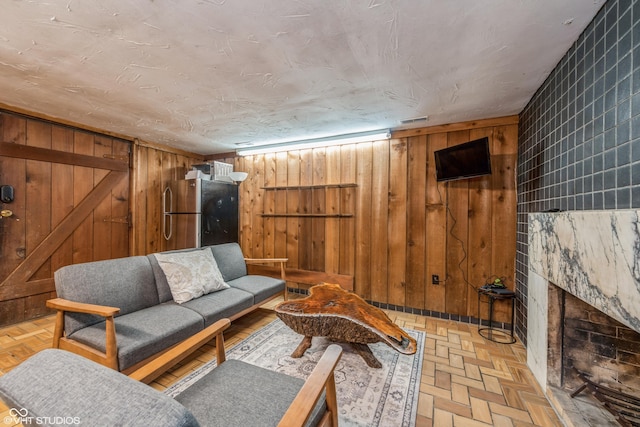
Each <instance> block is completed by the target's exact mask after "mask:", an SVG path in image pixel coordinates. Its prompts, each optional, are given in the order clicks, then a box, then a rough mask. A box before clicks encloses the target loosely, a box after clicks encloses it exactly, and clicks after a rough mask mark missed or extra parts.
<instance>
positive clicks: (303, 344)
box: [291, 336, 313, 359]
mask: <svg viewBox="0 0 640 427" xmlns="http://www.w3.org/2000/svg"><path fill="white" fill-rule="evenodd" d="M311 338H313V337H308V336H305V337H304V338H302V341H300V344H298V348H296V349H295V350H294V352H293V353H291V357H293V358H294V359H299V358H301V357H302V355H303V354H304V352H305V351H307V349H308V348H309V347H311Z"/></svg>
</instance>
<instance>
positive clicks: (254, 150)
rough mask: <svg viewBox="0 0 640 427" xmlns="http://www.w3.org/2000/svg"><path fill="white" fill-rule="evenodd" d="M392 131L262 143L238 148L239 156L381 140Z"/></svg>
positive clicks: (383, 130)
mask: <svg viewBox="0 0 640 427" xmlns="http://www.w3.org/2000/svg"><path fill="white" fill-rule="evenodd" d="M390 137H391V133H390V132H389V130H388V129H382V130H374V131H369V132H358V133H349V134H344V135H336V136H328V137H325V138H314V139H305V140H301V141H291V142H283V143H279V144H268V145H260V146H254V147H249V148H240V149H238V150H236V154H237V155H239V156H253V155H254V154H265V153H275V152H278V151H290V150H303V149H305V148H318V147H328V146H331V145H343V144H355V143H357V142H368V141H379V140H381V139H389V138H390Z"/></svg>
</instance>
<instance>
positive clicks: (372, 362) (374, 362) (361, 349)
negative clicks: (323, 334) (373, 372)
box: [349, 342, 382, 368]
mask: <svg viewBox="0 0 640 427" xmlns="http://www.w3.org/2000/svg"><path fill="white" fill-rule="evenodd" d="M349 344H351V346H352V347H353V349H354V350H355V351H356V353H358V354H359V355H360V356H361V357H362V358H363V359H364V361H365V362H366V363H367V365H369V367H371V368H382V363H380V361H379V360H378V359H376V357H375V356H374V355H373V353H372V352H371V349H370V348H369V346H368V345H366V344H359V343H355V342H352V343H349Z"/></svg>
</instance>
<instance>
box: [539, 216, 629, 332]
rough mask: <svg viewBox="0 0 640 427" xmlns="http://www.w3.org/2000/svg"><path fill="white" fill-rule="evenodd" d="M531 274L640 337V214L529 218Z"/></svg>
mask: <svg viewBox="0 0 640 427" xmlns="http://www.w3.org/2000/svg"><path fill="white" fill-rule="evenodd" d="M528 256H529V272H530V273H531V272H533V273H535V275H537V276H540V277H541V278H544V279H546V280H548V281H549V282H551V283H553V284H555V285H556V286H559V287H560V288H562V289H564V290H565V291H567V292H569V293H571V294H573V295H575V296H576V297H578V298H580V299H581V300H583V301H585V302H586V303H588V304H590V305H591V306H593V307H595V308H597V309H598V310H600V311H602V312H604V313H606V314H607V315H609V316H610V317H612V318H614V319H616V320H617V321H619V322H620V323H622V324H624V325H626V326H628V327H630V328H631V329H634V330H636V331H638V332H640V210H616V211H569V212H557V213H533V214H529V248H528Z"/></svg>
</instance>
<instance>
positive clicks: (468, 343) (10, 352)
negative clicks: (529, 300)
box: [0, 301, 563, 427]
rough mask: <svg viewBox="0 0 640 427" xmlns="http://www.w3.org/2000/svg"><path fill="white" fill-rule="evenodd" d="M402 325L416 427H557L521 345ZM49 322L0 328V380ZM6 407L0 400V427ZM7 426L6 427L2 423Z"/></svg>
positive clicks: (266, 318) (433, 326)
mask: <svg viewBox="0 0 640 427" xmlns="http://www.w3.org/2000/svg"><path fill="white" fill-rule="evenodd" d="M277 302H278V301H274V302H271V303H269V304H267V305H266V306H264V308H262V309H260V310H257V311H256V312H254V313H251V314H249V315H247V316H244V317H243V318H241V319H238V320H236V321H234V322H233V324H232V325H231V327H230V328H229V329H228V330H227V331H226V332H225V341H226V345H227V347H232V346H233V345H235V344H236V343H238V342H240V341H241V340H243V339H244V338H246V337H247V336H249V335H250V334H251V333H253V332H254V331H256V330H258V329H260V328H261V327H263V326H264V325H266V324H267V323H269V322H271V321H272V320H273V319H275V314H274V313H273V311H272V310H271V308H272V307H273V306H274V305H275V304H276V303H277ZM387 314H389V316H390V317H391V319H392V320H393V321H394V322H396V323H397V324H398V325H399V326H400V327H406V328H410V329H416V330H423V331H425V332H426V333H427V339H426V343H425V352H424V363H423V367H422V380H421V385H420V398H419V403H418V417H417V420H416V426H420V427H422V426H435V427H449V426H455V427H483V426H498V427H507V426H515V427H524V426H534V425H535V426H562V425H563V424H562V422H561V421H560V420H559V419H558V417H557V416H556V414H555V412H554V411H553V409H552V408H551V406H550V405H549V403H548V401H547V400H546V398H545V397H544V394H543V393H542V390H541V389H540V387H539V386H538V383H537V382H536V380H535V379H534V377H533V374H532V373H531V372H530V371H529V369H528V368H527V365H526V349H525V348H524V347H523V346H522V345H521V344H520V343H516V344H511V345H507V344H497V343H494V342H491V341H488V340H486V339H484V338H483V337H481V336H480V335H479V334H478V332H477V327H476V326H473V325H469V324H464V323H458V322H453V321H445V320H440V319H434V318H431V317H423V316H417V315H413V314H407V313H399V312H395V311H387ZM52 331H53V317H52V316H49V317H45V318H41V319H37V320H33V321H29V322H24V323H19V324H16V325H12V326H8V327H4V328H0V375H2V374H4V373H6V372H8V371H10V370H11V369H12V368H13V367H14V366H16V365H17V364H19V363H20V362H21V361H22V360H24V359H26V358H28V357H29V356H31V355H32V354H34V353H36V352H38V351H40V350H42V349H44V348H48V347H49V346H50V344H51V335H52ZM214 354H215V347H213V345H210V344H207V345H205V346H203V347H202V348H201V349H200V350H199V351H197V352H196V353H194V355H192V356H191V357H190V358H188V359H186V360H185V361H184V362H183V363H181V364H179V365H177V366H176V367H174V368H173V369H171V370H169V371H168V372H166V373H165V374H163V375H162V376H161V377H159V378H158V379H157V380H156V381H154V382H153V383H152V384H151V386H152V387H154V388H156V389H158V390H163V389H165V388H166V387H168V386H170V385H171V384H173V383H174V382H175V381H177V380H178V379H179V378H181V377H182V376H184V375H185V374H186V373H188V372H190V371H192V370H194V369H197V368H198V367H199V366H201V365H202V364H204V363H206V362H207V361H209V360H211V359H212V358H213V357H214ZM8 415H9V408H7V407H6V406H4V405H3V404H2V403H1V402H0V425H3V424H1V423H2V420H5V418H6V417H7V416H8ZM4 425H6V424H4Z"/></svg>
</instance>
